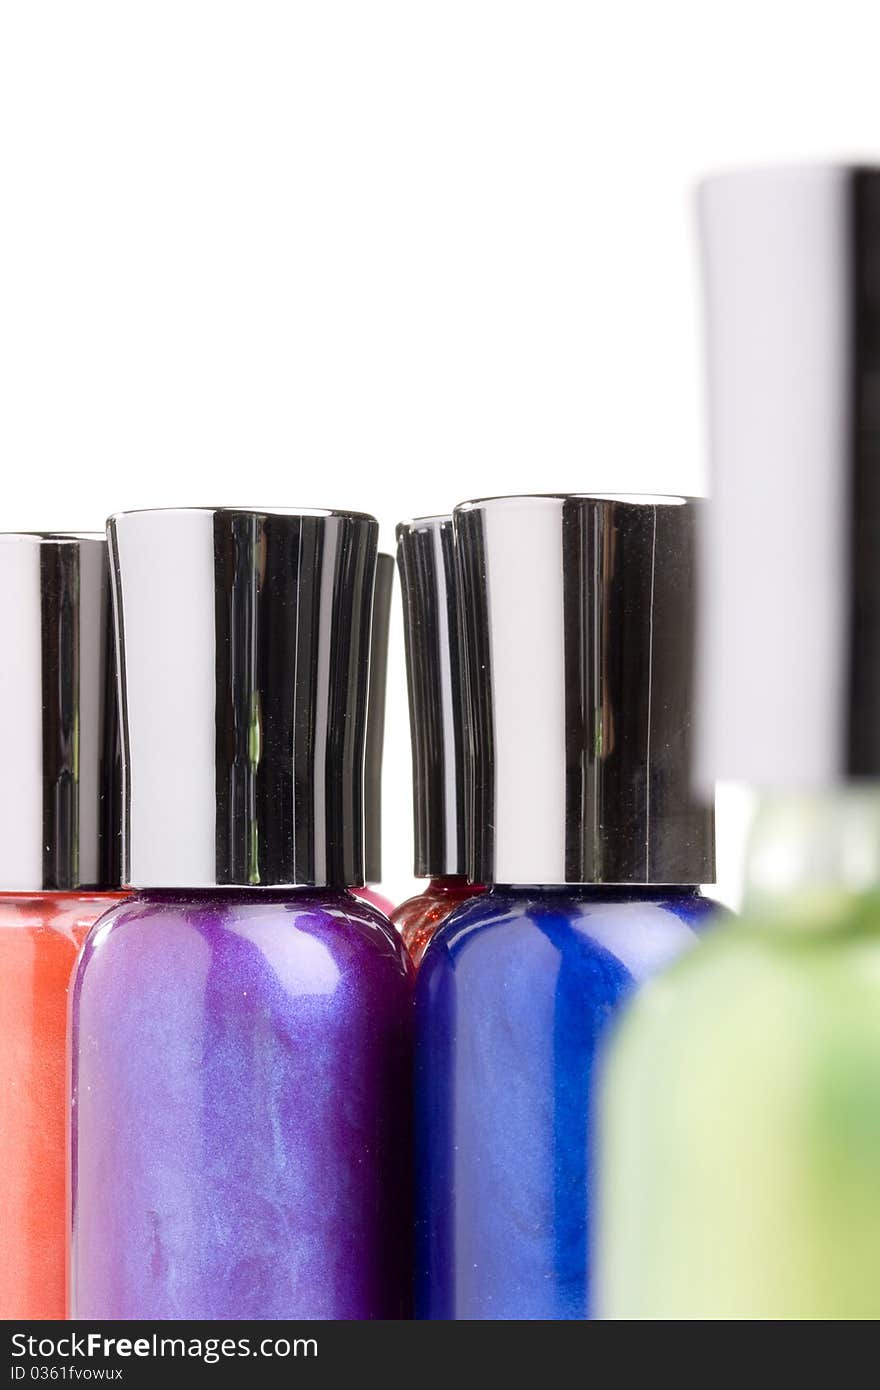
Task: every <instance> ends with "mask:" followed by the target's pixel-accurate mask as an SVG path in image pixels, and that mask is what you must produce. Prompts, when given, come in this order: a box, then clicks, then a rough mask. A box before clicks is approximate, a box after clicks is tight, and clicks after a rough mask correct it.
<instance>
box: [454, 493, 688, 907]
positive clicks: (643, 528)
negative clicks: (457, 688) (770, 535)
mask: <svg viewBox="0 0 880 1390" xmlns="http://www.w3.org/2000/svg"><path fill="white" fill-rule="evenodd" d="M701 510H702V507H701V504H700V503H699V502H697V501H694V500H691V499H689V498H683V497H641V496H630V497H627V496H620V497H617V496H606V495H601V494H580V495H574V496H551V497H499V498H490V499H489V500H485V501H478V502H467V503H465V504H464V505H463V506H461V507H458V508H456V511H455V514H454V515H455V529H456V544H457V549H458V559H459V570H460V574H461V597H462V612H463V615H464V629H465V633H466V636H467V668H468V686H469V710H470V729H471V737H470V751H469V763H470V767H471V795H472V797H473V801H472V812H471V814H469V818H468V820H469V843H470V858H469V874H470V877H471V878H473V879H477V880H480V881H482V882H488V883H513V884H548V885H550V884H566V883H573V884H574V883H579V884H588V883H605V884H614V883H617V884H697V883H707V882H711V880H712V879H713V878H714V873H715V862H714V819H713V813H712V810H711V809H710V808H709V806H707V805H705V804H702V803H700V802H698V801H697V800H696V799H695V798H694V796H693V795H692V792H691V789H690V773H691V768H690V753H691V683H692V675H693V645H694V644H693V629H694V616H695V599H696V594H695V566H696V555H695V548H696V534H697V527H698V523H699V517H700V514H701Z"/></svg>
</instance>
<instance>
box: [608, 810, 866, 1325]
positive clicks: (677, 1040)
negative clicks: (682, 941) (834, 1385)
mask: <svg viewBox="0 0 880 1390" xmlns="http://www.w3.org/2000/svg"><path fill="white" fill-rule="evenodd" d="M774 845H775V847H776V851H777V852H776V853H775V854H774ZM750 865H751V872H750V886H749V891H748V895H747V906H746V914H745V916H744V917H743V919H742V920H741V921H739V922H736V921H735V922H732V923H730V924H722V925H720V926H719V927H717V928H716V929H715V930H714V931H713V932H709V933H707V935H706V937H705V939H704V942H703V944H702V945H701V946H700V947H699V948H698V949H697V950H696V951H694V952H692V953H690V954H689V955H688V956H687V957H685V958H683V959H682V960H681V961H680V962H679V963H677V964H676V965H675V966H673V967H672V968H671V969H670V970H669V971H668V972H666V973H665V974H664V975H663V976H661V977H660V978H658V979H657V980H655V981H654V982H652V983H651V984H649V985H647V986H646V987H645V988H644V989H643V990H642V991H641V992H640V994H639V995H638V996H637V997H636V999H635V1001H634V1003H633V1005H632V1007H631V1008H630V1009H629V1011H628V1012H627V1014H626V1016H625V1018H624V1020H623V1023H622V1026H621V1027H620V1029H619V1032H618V1035H617V1037H616V1040H615V1045H614V1047H613V1048H612V1050H611V1056H610V1058H609V1062H608V1066H607V1070H606V1077H605V1087H604V1095H603V1101H604V1107H603V1121H604V1129H603V1133H604V1149H603V1169H602V1173H603V1181H602V1186H601V1199H602V1200H601V1203H600V1212H599V1229H600V1240H599V1251H598V1257H599V1290H598V1297H599V1312H600V1316H604V1317H608V1318H625V1319H640V1318H644V1319H653V1318H681V1319H694V1318H698V1319H718V1318H738V1319H756V1318H760V1319H763V1318H770V1319H786V1318H797V1319H803V1318H806V1319H814V1318H815V1319H826V1318H844V1319H861V1318H876V1317H880V802H878V799H877V796H876V793H874V792H871V793H865V792H856V791H852V792H841V793H839V794H837V795H836V796H835V797H834V798H831V799H830V800H827V801H822V802H818V801H816V802H809V803H805V804H803V805H802V806H800V808H798V807H797V806H795V804H794V803H791V802H786V803H784V804H783V803H775V804H774V805H772V806H771V807H769V808H768V810H767V812H766V813H765V814H764V815H763V816H762V817H761V818H760V819H759V821H758V822H757V823H756V830H755V836H754V844H753V849H752V852H751V854H750Z"/></svg>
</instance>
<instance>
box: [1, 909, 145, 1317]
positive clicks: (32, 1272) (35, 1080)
mask: <svg viewBox="0 0 880 1390" xmlns="http://www.w3.org/2000/svg"><path fill="white" fill-rule="evenodd" d="M119 901H120V895H119V894H118V893H85V892H76V893H2V894H0V982H2V986H0V1155H2V1160H3V1200H2V1203H0V1318H3V1319H16V1320H18V1319H38V1320H41V1321H42V1320H44V1319H55V1318H63V1317H64V1315H65V1286H66V1278H67V1220H66V1186H67V1181H66V1170H67V1162H66V1154H67V1113H68V1105H67V1006H68V989H69V985H70V981H71V976H72V974H73V968H74V964H75V962H76V956H77V952H78V950H79V948H80V945H81V943H82V941H83V939H84V938H85V935H86V933H87V932H88V930H89V928H90V927H91V926H92V924H93V923H94V922H95V921H96V920H97V919H98V918H99V917H101V916H102V915H103V914H104V913H105V912H106V911H107V910H108V909H109V908H111V907H113V906H114V905H115V904H116V903H118V902H119Z"/></svg>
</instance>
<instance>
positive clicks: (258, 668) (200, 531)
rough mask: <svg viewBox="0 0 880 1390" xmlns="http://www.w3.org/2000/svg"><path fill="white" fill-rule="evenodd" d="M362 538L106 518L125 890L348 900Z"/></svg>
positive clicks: (354, 817) (301, 520)
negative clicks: (337, 894)
mask: <svg viewBox="0 0 880 1390" xmlns="http://www.w3.org/2000/svg"><path fill="white" fill-rule="evenodd" d="M377 533H378V526H377V523H376V521H375V520H374V519H373V518H372V517H369V516H361V515H359V514H356V513H352V512H333V511H326V512H324V511H253V510H245V509H236V508H222V509H219V510H216V511H214V510H210V509H199V508H194V509H191V510H170V511H146V512H124V513H121V514H120V515H118V516H115V517H111V519H110V522H109V536H110V552H111V561H112V571H113V590H114V608H115V615H116V624H117V637H118V644H119V649H120V652H121V690H122V715H123V770H124V793H125V801H124V812H125V814H124V847H125V870H126V881H127V882H129V883H131V884H132V885H134V886H135V887H154V888H181V887H187V888H199V887H205V888H208V887H215V886H233V885H236V886H241V887H270V886H273V885H296V884H301V885H314V886H332V887H340V888H341V887H346V886H349V885H355V884H360V883H363V770H364V741H365V733H366V715H367V678H368V666H369V645H370V622H371V614H372V603H373V581H374V576H375V569H376V540H377Z"/></svg>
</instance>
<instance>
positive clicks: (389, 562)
mask: <svg viewBox="0 0 880 1390" xmlns="http://www.w3.org/2000/svg"><path fill="white" fill-rule="evenodd" d="M393 590H394V559H393V557H392V556H391V555H379V556H377V558H376V586H375V589H374V592H373V621H372V624H371V628H370V685H369V697H368V702H367V748H366V757H365V761H364V879H365V881H366V882H367V883H381V882H382V753H383V750H384V747H385V687H386V685H387V680H388V628H389V624H390V620H391V594H392V592H393Z"/></svg>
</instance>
